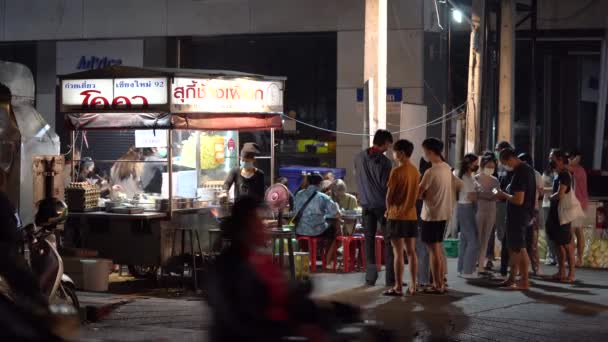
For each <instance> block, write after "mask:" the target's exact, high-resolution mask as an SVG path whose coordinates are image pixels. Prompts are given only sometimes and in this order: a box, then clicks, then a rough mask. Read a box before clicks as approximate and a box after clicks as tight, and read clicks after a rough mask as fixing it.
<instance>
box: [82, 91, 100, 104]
mask: <svg viewBox="0 0 608 342" xmlns="http://www.w3.org/2000/svg"><path fill="white" fill-rule="evenodd" d="M93 94H101V92H100V91H99V90H85V91H83V92H81V93H80V95H83V96H84V99H82V107H84V108H87V107H89V99H90V98H91V96H92V95H93Z"/></svg>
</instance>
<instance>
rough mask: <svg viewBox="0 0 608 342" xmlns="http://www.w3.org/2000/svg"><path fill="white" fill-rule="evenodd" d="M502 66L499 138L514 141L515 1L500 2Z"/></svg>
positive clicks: (505, 0)
mask: <svg viewBox="0 0 608 342" xmlns="http://www.w3.org/2000/svg"><path fill="white" fill-rule="evenodd" d="M500 6H501V9H500V66H499V70H500V71H499V73H500V77H499V78H498V82H499V91H498V140H499V141H500V140H505V141H509V142H512V138H513V129H512V122H513V109H514V85H515V74H514V67H515V63H514V59H515V25H514V23H513V19H514V17H515V1H514V0H502V1H501V2H500Z"/></svg>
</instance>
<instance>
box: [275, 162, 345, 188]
mask: <svg viewBox="0 0 608 342" xmlns="http://www.w3.org/2000/svg"><path fill="white" fill-rule="evenodd" d="M302 172H307V173H312V172H319V173H320V174H322V175H323V174H325V173H327V172H332V173H333V174H334V175H335V176H336V178H337V179H344V177H345V176H346V169H342V168H328V167H313V166H299V165H292V166H283V167H280V168H279V176H281V177H285V178H287V180H288V181H289V185H288V188H289V191H291V192H292V193H294V194H295V192H296V191H297V190H298V188H299V187H300V184H302Z"/></svg>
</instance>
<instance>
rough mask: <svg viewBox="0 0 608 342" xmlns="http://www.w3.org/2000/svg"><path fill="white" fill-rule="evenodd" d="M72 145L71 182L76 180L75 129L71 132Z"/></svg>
mask: <svg viewBox="0 0 608 342" xmlns="http://www.w3.org/2000/svg"><path fill="white" fill-rule="evenodd" d="M71 140H72V145H71V146H70V147H71V149H72V166H71V168H72V177H71V180H72V182H75V181H76V131H72V134H71Z"/></svg>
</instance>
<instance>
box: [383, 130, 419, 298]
mask: <svg viewBox="0 0 608 342" xmlns="http://www.w3.org/2000/svg"><path fill="white" fill-rule="evenodd" d="M413 151H414V145H413V144H412V143H411V142H409V141H408V140H404V139H402V140H399V141H397V142H396V143H395V144H394V145H393V157H394V159H395V160H396V161H398V162H399V166H398V167H396V168H394V169H393V170H392V171H391V175H390V177H389V180H388V191H387V194H386V208H387V209H386V218H387V219H388V221H387V225H386V237H385V238H386V239H389V240H390V241H391V244H392V246H393V255H394V256H395V259H394V265H393V267H394V269H395V286H394V287H393V288H391V289H389V290H387V291H385V292H384V295H385V296H402V295H403V270H404V267H405V266H404V260H403V259H404V258H403V249H404V245H405V250H406V251H407V257H408V261H409V265H410V275H411V282H410V286H409V289H408V293H407V294H408V295H414V293H415V292H416V274H417V272H418V258H417V257H416V235H417V234H418V221H417V220H418V217H417V214H416V200H417V199H418V185H419V183H420V173H419V172H418V170H417V169H416V167H415V166H414V165H413V164H412V163H411V161H410V157H411V156H412V152H413ZM387 267H388V265H387Z"/></svg>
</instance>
